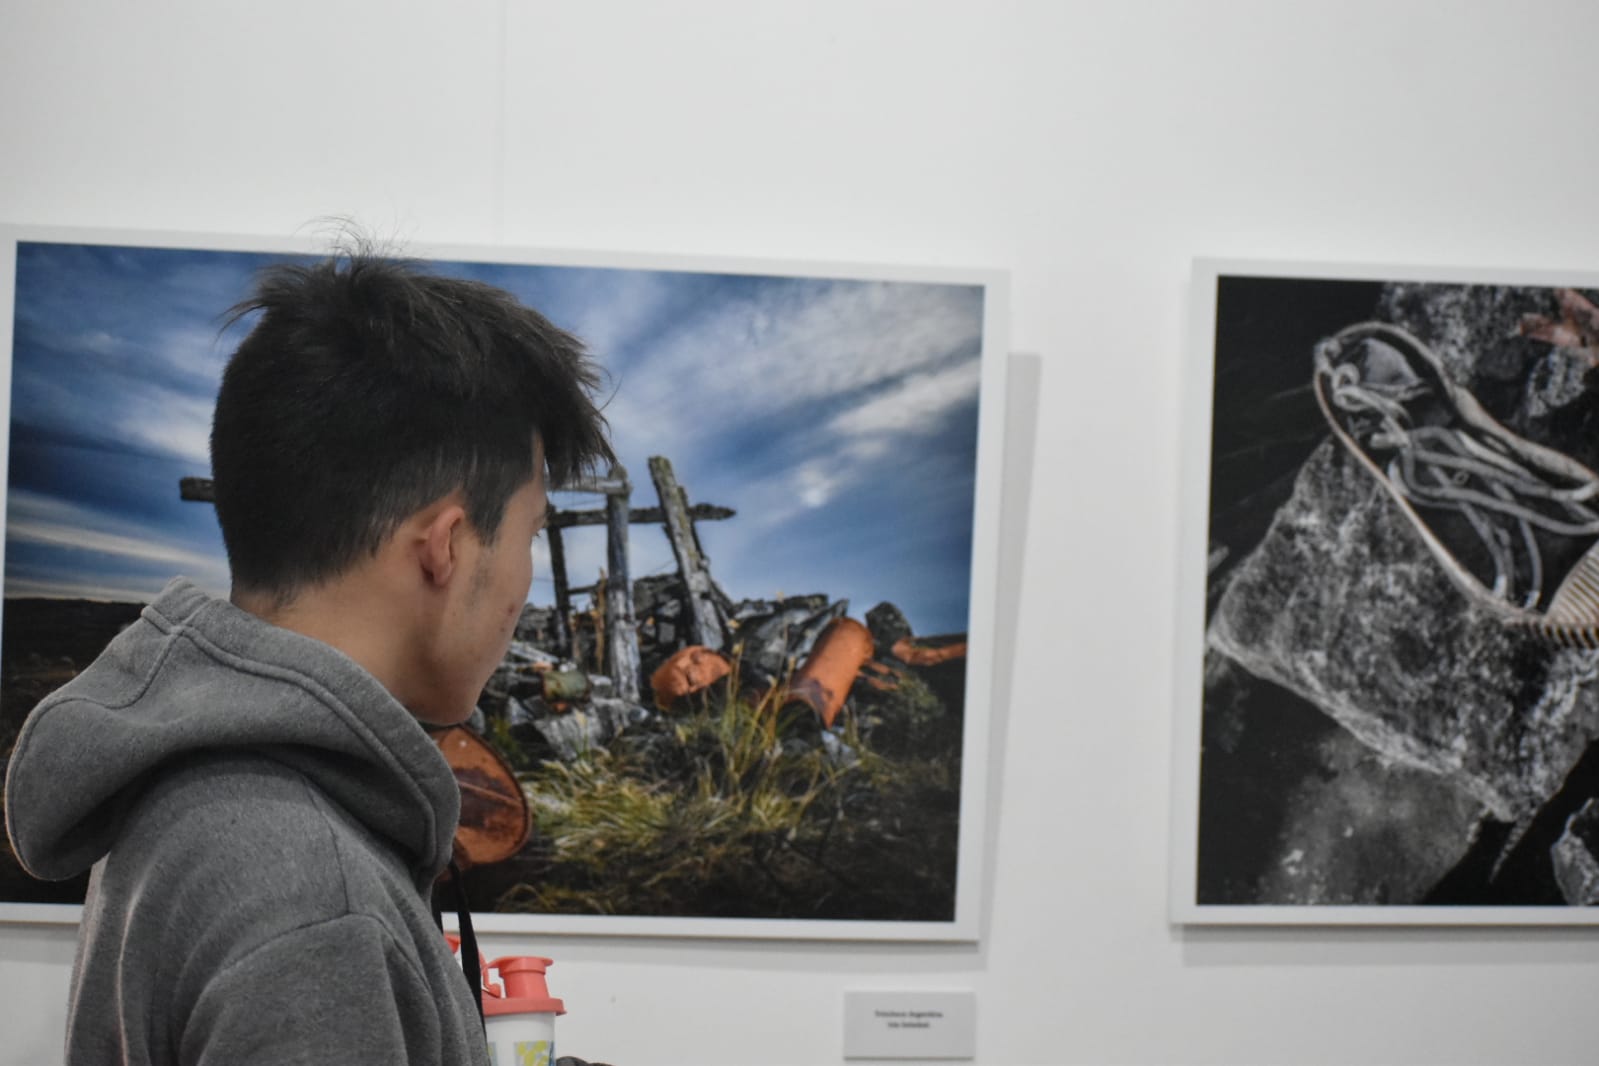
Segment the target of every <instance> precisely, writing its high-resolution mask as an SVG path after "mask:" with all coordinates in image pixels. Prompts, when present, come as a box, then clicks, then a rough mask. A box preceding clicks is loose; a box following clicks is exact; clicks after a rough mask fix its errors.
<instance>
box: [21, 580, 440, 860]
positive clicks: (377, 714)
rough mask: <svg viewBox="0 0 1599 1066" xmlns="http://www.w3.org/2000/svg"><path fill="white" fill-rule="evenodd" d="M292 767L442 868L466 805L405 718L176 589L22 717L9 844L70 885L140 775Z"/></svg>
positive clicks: (306, 646) (310, 658) (371, 684)
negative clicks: (226, 757) (212, 760)
mask: <svg viewBox="0 0 1599 1066" xmlns="http://www.w3.org/2000/svg"><path fill="white" fill-rule="evenodd" d="M239 750H249V751H254V752H259V753H260V754H262V755H265V756H267V757H269V758H274V759H277V760H279V761H281V762H284V763H288V764H289V765H292V766H294V767H295V768H296V769H297V770H299V771H301V772H302V773H304V774H306V775H307V776H308V777H310V778H311V779H312V781H313V782H314V783H315V784H316V786H317V787H319V788H320V789H322V790H323V791H324V792H325V793H326V794H327V795H328V796H330V797H331V798H333V799H334V800H335V801H337V802H338V803H339V804H341V805H342V806H343V807H344V808H345V809H346V810H348V811H349V812H350V813H351V814H352V815H353V816H354V817H355V818H356V819H358V820H359V821H360V822H361V823H362V824H364V825H365V826H366V827H367V828H368V829H369V830H370V831H371V832H373V833H375V834H377V835H379V836H382V837H386V838H388V839H389V840H391V841H393V842H394V843H395V845H396V846H397V847H398V848H399V849H400V851H401V854H403V855H405V856H407V858H408V860H409V864H410V866H411V868H412V872H413V874H414V875H415V876H416V878H417V883H418V885H419V887H421V886H425V885H427V884H430V883H431V882H432V881H433V879H434V878H435V877H437V876H438V874H439V872H440V871H441V870H442V869H443V868H444V866H445V865H446V864H447V863H448V862H449V859H450V852H451V845H452V841H453V839H454V835H455V827H456V821H457V818H458V817H459V814H460V789H459V786H458V785H457V784H456V781H455V776H454V774H453V773H452V772H451V770H450V767H449V764H448V763H447V762H445V759H444V756H443V755H442V754H441V753H440V752H439V750H438V748H437V746H436V745H435V744H434V743H433V741H432V740H431V739H429V737H428V735H427V733H426V732H425V731H424V730H423V728H422V727H421V725H420V724H418V722H417V721H416V719H415V718H414V717H412V716H411V714H410V712H409V711H407V710H406V709H405V708H404V707H402V706H401V705H400V704H399V702H398V701H396V700H395V699H394V697H393V696H391V695H389V693H388V691H387V690H386V689H384V688H383V686H382V685H381V684H379V683H378V681H377V679H376V678H374V677H373V676H372V675H371V674H369V673H367V672H366V670H364V669H362V668H361V667H360V666H358V665H357V664H356V663H355V662H354V661H353V660H351V659H350V658H348V657H347V656H345V655H344V654H343V653H341V652H339V651H336V650H335V649H333V648H331V647H329V646H328V645H326V644H323V643H322V642H321V641H318V640H313V639H312V638H310V637H306V636H302V635H300V634H298V633H293V632H290V631H289V630H286V629H281V628H279V627H277V626H274V625H272V624H270V623H268V622H265V621H262V620H261V619H260V618H257V617H256V616H254V615H252V614H250V613H248V612H246V611H243V610H241V609H239V608H237V607H235V606H233V605H232V604H231V603H228V602H226V601H224V600H218V599H213V598H212V597H210V596H208V595H206V594H205V593H203V592H201V591H200V590H199V589H198V588H196V587H195V586H194V585H192V584H190V583H189V582H187V581H185V580H183V579H181V578H180V579H178V580H176V581H174V582H172V584H170V585H168V586H167V588H166V590H165V591H163V592H162V593H161V595H160V596H159V597H158V598H157V599H156V601H155V602H154V603H152V604H150V606H148V607H146V608H145V609H144V612H143V614H142V615H141V616H140V618H139V620H138V621H136V622H134V623H133V624H132V625H131V626H129V627H128V628H127V629H126V630H124V631H123V632H122V633H121V634H119V635H118V636H117V637H116V639H115V640H113V641H112V642H111V643H110V644H109V645H108V646H107V647H106V650H105V651H104V653H102V654H101V656H100V657H99V658H98V659H96V660H95V661H94V663H92V664H91V665H90V666H89V667H88V668H87V669H86V670H84V671H83V672H82V673H81V674H79V675H78V676H77V677H76V678H74V679H73V680H72V681H71V682H70V683H69V684H67V685H66V686H65V687H63V688H61V689H60V690H59V691H57V692H55V693H54V694H52V695H51V696H49V697H47V698H46V699H45V700H44V701H43V702H42V703H40V704H39V705H38V706H37V707H36V708H34V710H33V712H32V713H31V714H30V715H29V716H28V720H27V721H26V722H25V723H24V725H23V727H22V732H21V733H20V735H19V736H18V737H17V743H16V748H15V750H14V751H13V753H12V756H11V763H10V767H9V769H8V770H7V773H6V784H5V799H6V830H7V832H8V833H9V834H10V836H11V841H12V846H13V847H14V848H15V850H16V853H17V857H18V858H19V859H20V860H21V862H22V864H23V866H24V867H25V868H26V869H27V870H28V872H29V873H31V874H33V875H34V876H36V877H41V878H45V879H47V880H60V879H63V878H68V877H73V876H75V875H77V874H79V873H81V872H83V871H84V870H86V869H87V868H89V867H90V866H92V865H93V864H94V863H95V862H97V861H98V860H99V859H100V858H101V857H102V856H103V855H105V853H106V852H107V851H108V850H109V849H110V848H111V846H112V844H113V843H115V841H116V839H117V835H118V833H119V831H120V828H121V820H122V812H123V811H125V810H126V809H127V807H128V806H129V802H130V801H131V799H132V798H133V797H134V796H136V795H137V793H138V792H139V791H140V790H141V789H142V788H143V786H144V784H145V783H146V782H147V780H148V779H149V777H150V775H151V774H153V773H157V772H159V771H160V769H161V768H162V767H163V766H164V765H166V764H168V763H171V762H174V761H177V760H188V759H191V758H195V757H202V756H203V753H205V752H208V751H239Z"/></svg>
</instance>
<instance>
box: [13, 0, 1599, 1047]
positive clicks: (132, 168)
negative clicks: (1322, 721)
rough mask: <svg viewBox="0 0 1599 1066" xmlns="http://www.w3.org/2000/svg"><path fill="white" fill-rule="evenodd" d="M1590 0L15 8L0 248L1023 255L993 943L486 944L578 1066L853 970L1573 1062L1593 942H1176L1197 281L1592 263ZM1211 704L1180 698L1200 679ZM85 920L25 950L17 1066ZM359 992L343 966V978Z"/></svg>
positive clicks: (1258, 1036) (1034, 1001)
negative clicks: (1181, 644) (1279, 270)
mask: <svg viewBox="0 0 1599 1066" xmlns="http://www.w3.org/2000/svg"><path fill="white" fill-rule="evenodd" d="M1596 41H1599V5H1595V4H1593V3H1592V2H1591V0H1566V2H1552V0H1544V2H1519V3H1514V4H1511V3H1471V2H1445V0H1439V2H1436V3H1421V2H1406V0H1379V2H1369V0H1314V2H1303V3H1289V2H1282V0H1275V2H1248V3H1245V2H1214V3H1197V2H1196V3H1178V2H1167V3H1162V2H1152V0H1128V2H1119V3H1110V2H1107V3H1092V4H1090V3H1065V2H1049V0H1010V2H1003V0H984V2H969V3H967V2H954V0H928V2H912V0H901V2H885V0H809V2H800V0H788V2H770V3H766V2H751V0H698V2H684V3H652V2H648V0H588V2H584V3H566V4H555V3H536V2H531V0H454V2H450V3H442V2H439V3H404V2H396V0H277V2H276V3H273V4H269V5H261V4H244V3H234V2H231V0H203V2H201V0H195V2H190V3H155V2H150V3H141V4H124V3H118V2H115V0H84V2H78V3H62V2H44V0H38V2H35V0H10V2H8V3H6V4H5V5H4V6H3V7H0V221H8V222H23V223H45V224H58V225H75V226H77V225H81V226H94V227H117V228H139V229H160V230H185V231H197V232H226V233H248V234H263V235H286V234H290V233H293V232H296V231H301V230H303V228H304V227H305V226H306V225H307V224H308V223H310V222H311V221H313V220H315V219H317V218H319V217H322V216H327V215H330V214H347V215H353V216H355V217H357V218H358V219H360V220H362V221H364V222H366V223H367V224H368V225H370V226H371V227H373V228H375V229H378V230H381V231H385V232H391V233H397V234H399V235H401V236H404V237H408V238H411V239H413V240H416V241H427V242H440V243H451V244H504V245H513V246H520V247H543V248H554V249H592V250H604V251H637V252H655V253H688V254H708V255H717V256H755V257H763V258H769V257H777V258H782V259H786V260H826V261H845V262H848V261H860V262H888V263H903V264H929V265H940V264H943V265H961V266H968V265H969V266H984V267H1000V268H1004V269H1007V270H1008V271H1010V272H1011V285H1012V288H1011V326H1010V334H1011V346H1012V347H1013V349H1014V350H1015V351H1017V352H1021V353H1027V355H1026V356H1025V357H1023V358H1018V359H1014V360H1013V361H1012V372H1013V374H1012V387H1011V389H1010V398H1011V401H1012V410H1011V417H1010V423H1009V426H1008V429H1009V432H1008V433H1007V446H1008V447H1007V450H1008V454H1007V480H1006V484H1005V487H1004V494H1005V504H1004V512H1005V513H1004V522H1003V528H1002V531H1001V540H1002V542H1003V547H1004V555H1005V558H1004V560H1003V562H1002V565H1001V568H1000V573H999V574H998V575H996V576H995V580H998V581H999V582H1000V586H999V587H1000V595H1001V601H1000V622H999V637H1000V653H999V665H1000V668H1001V676H1000V677H999V678H997V679H996V684H995V690H996V699H997V701H998V702H997V703H996V706H995V711H994V720H995V722H994V724H995V733H994V738H993V742H994V745H995V748H994V756H993V759H992V770H991V778H992V780H991V785H992V789H991V797H990V806H991V813H992V814H993V818H992V819H991V832H990V849H989V855H988V867H987V869H986V871H985V880H986V883H987V887H988V890H989V896H988V899H987V900H986V903H985V918H984V925H985V932H984V936H983V939H982V942H981V943H980V944H978V945H975V946H953V947H952V946H947V945H946V946H936V945H934V946H928V945H893V946H882V945H870V944H859V943H854V944H838V943H801V944H784V943H773V942H725V941H712V940H696V941H683V940H664V939H663V940H653V941H652V940H625V941H624V940H612V939H602V938H581V937H564V938H551V939H549V940H546V941H543V942H540V943H538V944H535V945H530V944H527V943H524V942H518V941H512V940H505V939H497V940H495V941H492V942H491V943H490V944H489V945H487V947H486V950H487V951H488V953H489V954H490V955H494V954H500V953H510V952H513V951H514V952H527V951H528V950H529V949H530V948H536V949H537V950H538V951H540V952H542V953H547V954H550V955H553V956H554V957H555V958H556V959H557V965H556V967H555V968H554V969H553V970H552V971H551V975H550V976H551V984H552V987H553V988H554V990H555V992H556V994H559V995H562V996H564V997H565V999H566V1001H567V1004H568V1007H569V1009H570V1011H571V1013H570V1014H568V1015H567V1016H566V1017H565V1018H563V1019H562V1020H561V1023H560V1026H561V1028H560V1043H561V1047H562V1051H563V1052H564V1053H568V1054H573V1055H580V1056H582V1057H584V1058H587V1059H591V1060H602V1061H606V1062H612V1063H616V1064H617V1066H651V1064H661V1063H685V1064H686V1063H698V1064H739V1066H761V1064H779V1063H781V1064H789V1063H829V1062H838V1061H840V1058H841V1054H842V991H843V990H844V989H845V988H869V987H876V988H969V989H973V990H975V991H976V993H977V1001H978V1041H977V1042H978V1061H979V1062H981V1063H984V1064H996V1066H997V1064H1021V1063H1029V1064H1032V1063H1039V1064H1041V1063H1244V1062H1253V1063H1323V1062H1325V1063H1393V1062H1405V1063H1417V1062H1429V1063H1552V1062H1574V1061H1591V1060H1592V1059H1593V1056H1594V1050H1593V1037H1592V1021H1591V1019H1592V1016H1593V993H1594V989H1595V987H1596V984H1599V930H1594V929H1585V930H1573V929H1564V930H1560V929H1523V930H1510V929H1442V930H1362V929H1349V928H1344V929H1306V928H1299V929H1287V930H1284V929H1276V930H1237V929H1234V930H1186V931H1185V930H1183V929H1180V928H1176V927H1173V926H1172V925H1170V924H1169V923H1168V921H1167V900H1166V885H1167V879H1166V878H1167V853H1168V844H1169V826H1168V809H1169V804H1170V799H1171V789H1170V784H1169V782H1170V777H1171V762H1172V744H1171V730H1172V715H1173V699H1174V693H1175V692H1177V691H1178V690H1179V687H1180V685H1179V679H1178V678H1176V677H1175V676H1174V667H1173V661H1174V656H1173V633H1174V627H1175V626H1176V624H1177V619H1176V615H1175V607H1174V605H1175V591H1174V583H1175V581H1176V573H1177V569H1176V555H1177V549H1178V542H1179V530H1180V521H1179V518H1180V516H1179V513H1178V506H1177V499H1178V469H1179V458H1180V457H1179V425H1178V418H1179V406H1180V405H1179V398H1180V396H1181V394H1182V393H1181V389H1182V385H1181V380H1182V379H1181V374H1182V368H1183V363H1184V359H1185V346H1186V342H1187V327H1186V317H1185V316H1186V314H1187V306H1186V305H1187V296H1186V284H1187V280H1188V272H1189V264H1190V260H1191V259H1192V258H1193V257H1195V256H1202V255H1203V256H1226V257H1250V258H1260V257H1265V258H1290V259H1315V260H1356V261H1378V262H1394V263H1422V264H1447V265H1469V266H1489V267H1499V266H1502V267H1514V268H1530V267H1544V268H1565V269H1573V270H1577V269H1581V270H1594V269H1599V136H1596V135H1595V118H1596V111H1599V106H1596V103H1595V101H1599V62H1596V61H1595V58H1594V44H1595V42H1596ZM1194 680H1196V679H1183V686H1186V685H1187V684H1188V683H1189V682H1192V681H1194ZM72 943H73V930H71V929H69V928H62V927H47V926H6V927H0V1033H3V1034H4V1036H3V1038H0V1063H12V1062H15V1063H50V1062H58V1061H59V1058H60V1051H59V1046H60V1037H61V1029H62V1025H63V1019H64V1015H65V1004H64V996H65V991H66V987H67V981H68V975H69V972H70V967H71V960H72ZM352 979H353V980H358V975H352Z"/></svg>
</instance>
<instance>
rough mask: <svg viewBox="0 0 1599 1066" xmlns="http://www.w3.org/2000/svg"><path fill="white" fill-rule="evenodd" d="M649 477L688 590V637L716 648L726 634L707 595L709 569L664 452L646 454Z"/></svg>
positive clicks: (714, 605) (712, 602) (681, 491)
mask: <svg viewBox="0 0 1599 1066" xmlns="http://www.w3.org/2000/svg"><path fill="white" fill-rule="evenodd" d="M650 479H651V480H652V481H654V482H655V492H656V495H658V496H659V497H660V498H661V520H662V521H663V522H664V523H665V524H666V536H667V539H668V540H670V541H671V542H672V555H673V556H675V557H676V559H677V570H678V573H679V574H681V575H682V577H683V587H684V588H685V589H686V590H687V592H688V602H689V607H690V611H689V641H690V643H693V644H703V645H705V646H706V647H707V648H715V649H718V650H720V649H721V647H722V645H723V644H724V643H725V641H726V635H725V633H724V632H723V629H722V620H721V618H720V617H719V616H718V615H717V613H716V604H715V602H714V600H713V599H712V597H711V571H710V567H709V566H708V565H707V564H706V562H705V555H704V553H702V552H701V551H700V542H699V536H698V535H697V534H696V533H695V532H694V520H693V518H692V517H690V514H689V506H688V501H687V498H686V494H685V493H684V492H683V488H682V486H680V485H679V484H678V483H677V475H675V474H674V473H673V472H672V464H671V462H670V461H669V460H668V459H667V458H666V457H665V456H662V455H652V456H650Z"/></svg>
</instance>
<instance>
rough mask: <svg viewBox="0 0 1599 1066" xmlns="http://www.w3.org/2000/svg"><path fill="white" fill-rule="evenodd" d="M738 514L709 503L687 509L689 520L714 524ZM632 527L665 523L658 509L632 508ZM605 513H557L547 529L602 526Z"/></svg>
mask: <svg viewBox="0 0 1599 1066" xmlns="http://www.w3.org/2000/svg"><path fill="white" fill-rule="evenodd" d="M736 514H738V512H737V511H735V510H733V509H732V508H731V507H718V506H716V505H715V504H711V503H697V504H695V505H694V506H693V507H690V508H689V518H691V519H692V520H694V521H696V522H715V521H719V520H721V519H724V518H732V517H733V516H734V515H736ZM627 520H628V521H629V522H630V523H632V524H633V525H639V524H641V523H644V524H651V525H660V524H662V523H664V522H665V521H666V515H665V513H664V512H663V511H662V510H661V509H660V508H659V507H634V508H632V509H631V510H629V511H628V513H627ZM606 521H607V518H606V512H605V511H557V512H555V514H554V515H552V516H551V518H550V523H549V528H551V529H569V528H571V527H572V526H602V525H604V524H605V523H606Z"/></svg>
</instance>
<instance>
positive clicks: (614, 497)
mask: <svg viewBox="0 0 1599 1066" xmlns="http://www.w3.org/2000/svg"><path fill="white" fill-rule="evenodd" d="M606 480H608V481H610V482H612V483H614V484H617V485H619V486H620V487H621V490H622V491H618V492H611V493H608V494H607V495H606V497H605V514H606V518H607V521H606V523H605V564H606V573H607V575H608V576H607V578H606V581H605V648H606V653H607V654H606V658H607V660H608V661H609V663H610V667H611V670H610V673H611V680H612V681H613V682H615V684H616V694H617V695H618V696H619V697H621V698H622V699H624V700H627V701H628V702H630V703H637V702H638V699H639V685H638V675H639V670H640V665H639V648H638V626H637V625H635V624H634V621H633V581H632V578H631V577H630V576H629V574H628V565H627V526H628V512H629V510H630V509H631V508H629V507H628V496H629V495H630V494H631V492H632V486H631V485H629V484H628V480H627V470H626V469H625V468H624V467H623V466H622V464H621V463H617V464H616V465H614V466H612V467H611V473H610V476H609V477H608V478H607V479H606Z"/></svg>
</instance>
